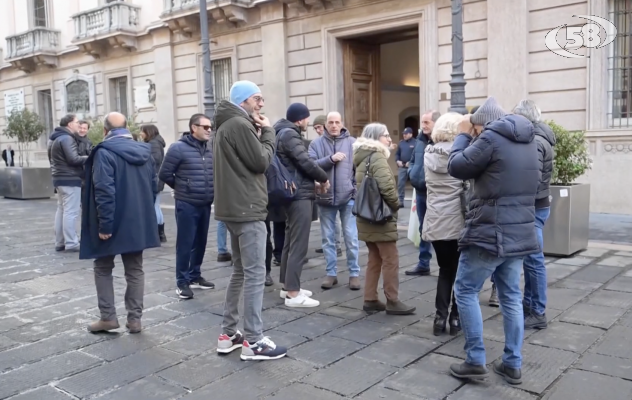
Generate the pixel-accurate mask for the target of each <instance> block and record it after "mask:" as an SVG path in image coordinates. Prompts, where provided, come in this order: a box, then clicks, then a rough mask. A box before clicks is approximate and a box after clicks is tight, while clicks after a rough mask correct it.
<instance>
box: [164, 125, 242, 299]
mask: <svg viewBox="0 0 632 400" xmlns="http://www.w3.org/2000/svg"><path fill="white" fill-rule="evenodd" d="M189 129H190V131H189V132H186V133H185V134H184V135H182V138H180V140H179V141H177V142H175V143H174V144H172V145H171V146H170V147H169V150H167V154H166V155H165V159H164V161H163V163H162V167H161V168H160V173H159V175H158V178H159V179H160V180H161V181H163V182H164V183H166V184H167V185H169V187H171V188H173V190H174V191H175V193H174V197H175V199H176V225H177V227H178V230H177V237H176V285H177V289H176V293H178V295H179V296H180V298H181V299H191V298H193V291H192V290H191V289H213V288H214V287H215V285H214V284H213V283H212V282H209V281H207V280H206V279H204V278H203V277H202V272H201V270H200V267H201V266H202V262H203V261H204V254H205V252H206V243H207V239H208V226H209V222H210V219H211V204H213V199H214V185H213V149H212V148H211V146H209V145H208V142H209V139H210V136H211V121H210V120H209V119H208V117H207V116H206V115H204V114H194V115H193V116H192V117H191V119H190V120H189ZM236 200H237V201H238V199H236Z"/></svg>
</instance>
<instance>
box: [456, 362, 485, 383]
mask: <svg viewBox="0 0 632 400" xmlns="http://www.w3.org/2000/svg"><path fill="white" fill-rule="evenodd" d="M450 373H451V374H452V376H454V377H457V378H460V379H485V378H488V377H489V370H488V369H487V367H486V366H484V365H472V364H468V363H466V362H463V363H461V364H452V365H450Z"/></svg>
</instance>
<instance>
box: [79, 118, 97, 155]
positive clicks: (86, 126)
mask: <svg viewBox="0 0 632 400" xmlns="http://www.w3.org/2000/svg"><path fill="white" fill-rule="evenodd" d="M88 130H90V123H89V122H88V121H84V120H81V121H79V130H78V131H77V134H76V136H75V139H76V140H77V151H78V152H79V155H80V156H89V155H90V152H91V151H92V148H93V146H92V142H91V141H90V138H89V137H88Z"/></svg>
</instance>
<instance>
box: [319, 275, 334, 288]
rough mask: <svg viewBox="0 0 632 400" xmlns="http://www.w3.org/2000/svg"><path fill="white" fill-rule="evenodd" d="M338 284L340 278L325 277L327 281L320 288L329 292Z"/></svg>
mask: <svg viewBox="0 0 632 400" xmlns="http://www.w3.org/2000/svg"><path fill="white" fill-rule="evenodd" d="M337 284H338V278H337V277H335V276H327V277H325V279H324V280H323V283H321V284H320V287H321V288H323V289H325V290H329V289H331V288H332V287H334V285H337Z"/></svg>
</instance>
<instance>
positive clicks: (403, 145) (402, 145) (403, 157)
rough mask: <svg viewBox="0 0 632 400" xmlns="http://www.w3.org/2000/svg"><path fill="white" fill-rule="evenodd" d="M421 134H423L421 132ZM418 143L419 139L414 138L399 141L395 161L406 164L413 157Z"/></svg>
mask: <svg viewBox="0 0 632 400" xmlns="http://www.w3.org/2000/svg"><path fill="white" fill-rule="evenodd" d="M420 135H422V134H421V133H420ZM416 144H417V141H416V140H415V139H413V138H410V139H408V140H402V141H401V142H399V146H397V152H395V161H401V162H403V163H404V164H406V163H407V162H409V161H410V160H411V158H412V157H413V153H414V150H415V147H417V146H416Z"/></svg>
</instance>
